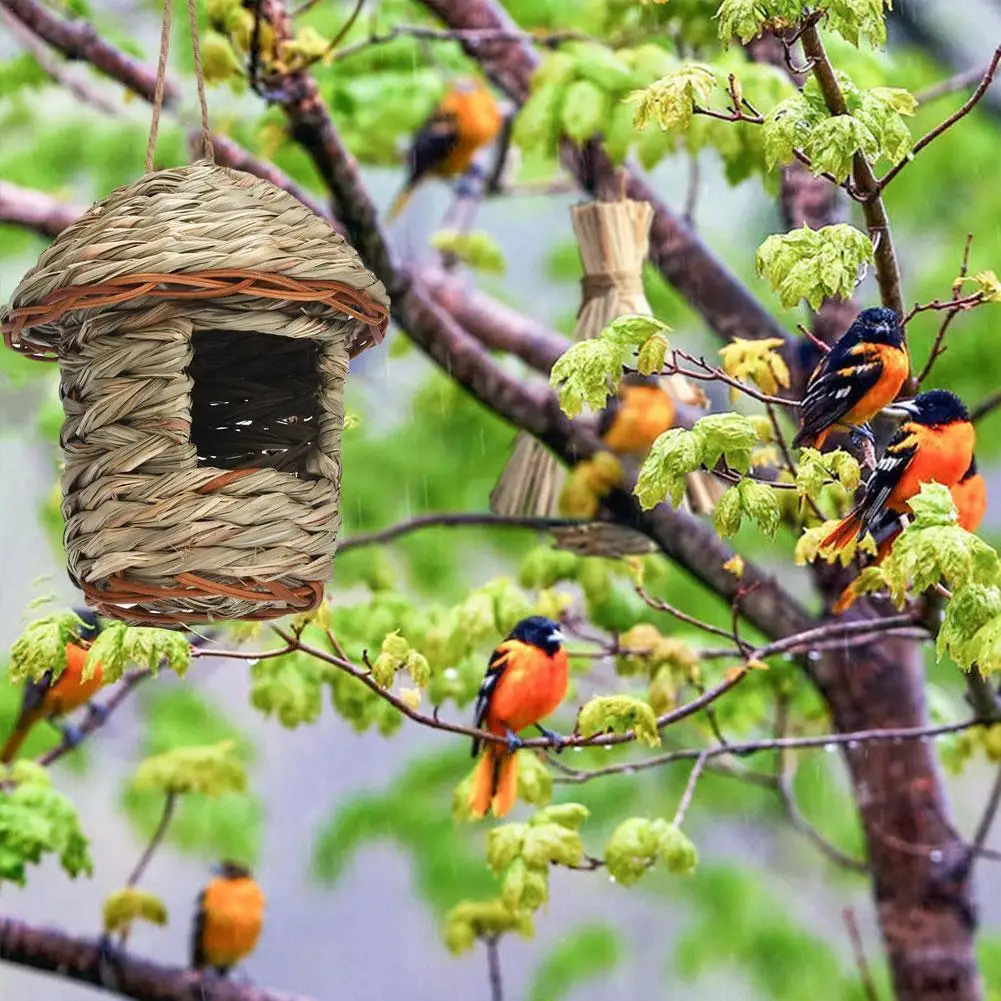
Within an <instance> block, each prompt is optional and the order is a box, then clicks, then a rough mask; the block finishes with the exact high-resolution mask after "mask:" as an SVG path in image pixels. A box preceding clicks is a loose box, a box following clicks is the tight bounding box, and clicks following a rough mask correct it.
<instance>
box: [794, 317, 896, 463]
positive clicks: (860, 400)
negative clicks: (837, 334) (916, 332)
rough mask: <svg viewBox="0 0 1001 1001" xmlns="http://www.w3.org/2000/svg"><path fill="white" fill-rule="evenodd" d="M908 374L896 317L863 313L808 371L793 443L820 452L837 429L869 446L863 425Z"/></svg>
mask: <svg viewBox="0 0 1001 1001" xmlns="http://www.w3.org/2000/svg"><path fill="white" fill-rule="evenodd" d="M910 370H911V362H910V357H909V356H908V353H907V341H906V339H905V337H904V328H903V327H902V326H901V325H900V318H899V317H898V316H897V314H896V313H895V312H894V311H893V310H892V309H885V308H884V307H882V306H877V307H876V308H874V309H864V310H863V311H862V312H861V313H859V315H858V316H857V317H856V318H855V322H854V323H852V325H851V326H850V327H849V328H848V330H847V331H845V333H844V334H843V335H842V336H841V338H840V340H838V342H837V343H836V344H835V345H834V347H832V348H831V350H830V351H828V352H827V354H826V355H824V357H823V358H822V359H821V361H820V364H819V365H817V367H816V368H815V369H814V370H813V375H811V376H810V381H809V382H808V383H807V387H806V396H805V397H804V398H803V402H802V403H801V404H800V427H799V431H797V433H796V437H795V438H794V439H793V444H794V445H796V446H797V447H799V446H803V445H809V446H811V447H813V448H820V447H821V446H822V445H823V444H824V442H825V441H826V440H827V436H828V435H829V434H831V432H833V431H837V430H851V431H853V432H854V433H855V434H858V435H861V436H863V437H865V438H868V439H869V440H870V441H871V439H872V432H871V431H870V430H869V428H868V421H870V420H871V419H872V418H873V417H875V415H876V414H878V413H879V412H880V410H882V409H883V408H884V407H886V406H888V405H889V404H890V403H892V402H893V401H894V400H895V399H896V397H897V394H898V393H899V392H900V389H901V387H902V386H903V384H904V381H905V380H906V379H907V376H908V375H909V374H910Z"/></svg>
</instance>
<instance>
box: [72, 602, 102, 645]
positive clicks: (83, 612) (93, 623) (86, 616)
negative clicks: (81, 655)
mask: <svg viewBox="0 0 1001 1001" xmlns="http://www.w3.org/2000/svg"><path fill="white" fill-rule="evenodd" d="M73 611H74V613H75V614H76V617H77V618H78V619H80V621H81V622H82V623H83V624H82V625H80V626H78V627H77V635H78V636H79V638H80V639H82V640H83V641H84V642H86V643H90V642H91V641H93V640H95V639H97V634H98V633H99V632H100V631H101V625H100V621H99V620H98V618H97V612H95V611H93V609H90V608H74V609H73Z"/></svg>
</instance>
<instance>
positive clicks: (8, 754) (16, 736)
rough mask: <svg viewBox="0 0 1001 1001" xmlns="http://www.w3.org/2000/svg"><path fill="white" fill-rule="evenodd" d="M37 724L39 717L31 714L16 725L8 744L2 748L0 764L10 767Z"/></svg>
mask: <svg viewBox="0 0 1001 1001" xmlns="http://www.w3.org/2000/svg"><path fill="white" fill-rule="evenodd" d="M37 722H38V717H37V716H36V715H31V714H29V715H26V716H22V717H21V718H20V719H19V720H18V721H17V722H16V723H15V724H14V729H13V730H12V731H11V734H10V736H9V737H8V738H7V742H6V743H5V744H4V745H3V747H2V748H0V764H4V765H9V764H10V763H11V762H12V761H13V760H14V758H16V757H17V752H18V751H20V750H21V745H22V744H23V743H24V742H25V740H26V739H27V737H28V734H29V733H31V728H32V727H33V726H34V725H35V724H36V723H37Z"/></svg>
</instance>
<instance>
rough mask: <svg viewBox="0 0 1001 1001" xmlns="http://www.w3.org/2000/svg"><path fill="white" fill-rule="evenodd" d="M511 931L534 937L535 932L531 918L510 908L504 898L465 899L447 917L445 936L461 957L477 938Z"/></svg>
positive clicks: (454, 951) (448, 944) (449, 946)
mask: <svg viewBox="0 0 1001 1001" xmlns="http://www.w3.org/2000/svg"><path fill="white" fill-rule="evenodd" d="M510 932H517V933H518V934H519V935H521V936H522V937H523V938H531V937H532V936H533V935H534V934H535V929H534V927H533V925H532V919H531V917H530V916H529V915H527V914H525V913H523V912H521V911H512V910H510V908H508V907H507V906H506V905H505V903H504V902H503V901H502V900H464V901H463V902H462V903H460V904H456V905H455V907H453V908H452V910H450V911H449V912H448V914H447V915H446V916H445V923H444V929H443V936H444V939H445V945H446V946H447V947H448V951H449V952H451V953H452V955H453V956H458V955H460V954H461V953H463V952H467V951H468V950H469V949H471V948H472V947H473V946H474V945H475V944H476V940H477V939H483V938H496V937H497V936H499V935H506V934H508V933H510Z"/></svg>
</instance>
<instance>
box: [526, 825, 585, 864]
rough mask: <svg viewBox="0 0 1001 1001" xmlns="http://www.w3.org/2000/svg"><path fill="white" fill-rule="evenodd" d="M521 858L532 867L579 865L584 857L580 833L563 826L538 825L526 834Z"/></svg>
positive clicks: (533, 826)
mask: <svg viewBox="0 0 1001 1001" xmlns="http://www.w3.org/2000/svg"><path fill="white" fill-rule="evenodd" d="M521 857H522V858H523V859H524V860H525V863H526V864H527V865H528V866H531V867H536V868H537V867H540V866H541V867H545V866H549V865H569V866H574V865H579V864H580V862H581V859H583V857H584V846H583V844H582V843H581V839H580V831H578V830H576V829H575V828H572V827H564V826H563V825H562V824H551V823H536V824H532V825H530V827H529V829H528V831H527V832H526V833H525V841H524V844H523V845H522V848H521Z"/></svg>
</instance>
